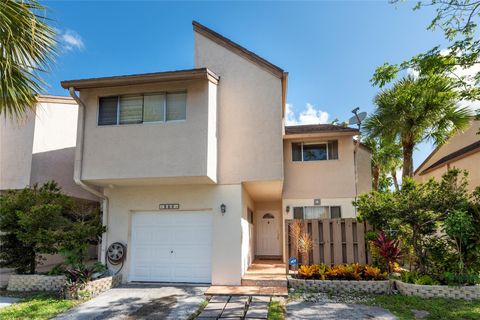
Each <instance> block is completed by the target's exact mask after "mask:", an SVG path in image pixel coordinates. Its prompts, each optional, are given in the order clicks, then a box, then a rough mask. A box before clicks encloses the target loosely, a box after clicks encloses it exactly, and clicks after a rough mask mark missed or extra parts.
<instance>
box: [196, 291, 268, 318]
mask: <svg viewBox="0 0 480 320" xmlns="http://www.w3.org/2000/svg"><path fill="white" fill-rule="evenodd" d="M270 300H271V297H265V296H253V297H250V296H213V297H212V298H211V299H210V301H209V302H208V304H207V306H206V307H205V309H203V311H202V312H201V313H200V315H198V317H197V319H198V320H213V319H245V320H249V319H252V320H253V319H267V315H268V305H269V304H270Z"/></svg>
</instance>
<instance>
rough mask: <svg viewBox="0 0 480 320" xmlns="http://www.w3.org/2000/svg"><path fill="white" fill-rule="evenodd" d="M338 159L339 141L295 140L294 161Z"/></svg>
mask: <svg viewBox="0 0 480 320" xmlns="http://www.w3.org/2000/svg"><path fill="white" fill-rule="evenodd" d="M336 159H338V142H337V141H336V140H331V141H328V142H294V143H292V161H322V160H336Z"/></svg>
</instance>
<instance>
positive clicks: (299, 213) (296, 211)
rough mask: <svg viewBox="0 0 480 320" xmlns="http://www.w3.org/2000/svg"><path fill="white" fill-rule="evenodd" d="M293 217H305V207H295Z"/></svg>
mask: <svg viewBox="0 0 480 320" xmlns="http://www.w3.org/2000/svg"><path fill="white" fill-rule="evenodd" d="M293 219H303V207H294V208H293Z"/></svg>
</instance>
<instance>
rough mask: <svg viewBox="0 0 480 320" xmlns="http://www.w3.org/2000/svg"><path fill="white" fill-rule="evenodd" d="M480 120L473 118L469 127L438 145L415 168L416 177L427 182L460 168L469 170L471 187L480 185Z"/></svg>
mask: <svg viewBox="0 0 480 320" xmlns="http://www.w3.org/2000/svg"><path fill="white" fill-rule="evenodd" d="M479 130H480V121H479V120H472V121H471V122H470V125H469V127H468V128H467V129H466V130H464V131H461V132H459V133H457V134H455V135H454V136H453V137H451V138H450V139H449V140H448V141H447V142H446V143H445V144H443V145H441V146H439V147H437V148H436V149H435V150H433V151H432V153H431V154H430V155H429V156H428V157H427V158H426V159H425V161H423V163H422V164H421V165H420V166H419V167H418V168H417V169H416V170H415V175H414V179H415V180H416V181H419V182H426V181H428V180H429V179H431V178H434V179H436V180H440V179H441V177H442V175H443V174H444V173H445V172H447V170H449V169H452V168H458V169H462V170H467V171H468V172H469V176H468V179H469V185H468V187H469V189H470V190H472V191H473V190H474V189H475V188H476V187H477V186H480V135H479V134H478V132H479Z"/></svg>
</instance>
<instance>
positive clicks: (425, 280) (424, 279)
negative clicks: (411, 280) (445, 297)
mask: <svg viewBox="0 0 480 320" xmlns="http://www.w3.org/2000/svg"><path fill="white" fill-rule="evenodd" d="M415 284H421V285H427V286H431V285H437V284H440V282H438V281H437V280H434V279H433V278H432V277H430V276H429V275H426V274H424V275H423V276H420V277H419V278H417V279H416V280H415Z"/></svg>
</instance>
